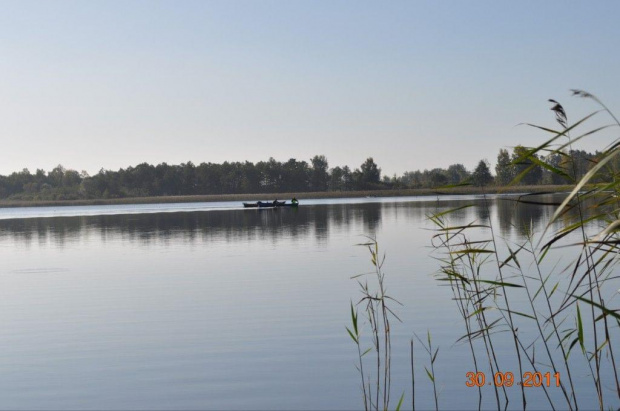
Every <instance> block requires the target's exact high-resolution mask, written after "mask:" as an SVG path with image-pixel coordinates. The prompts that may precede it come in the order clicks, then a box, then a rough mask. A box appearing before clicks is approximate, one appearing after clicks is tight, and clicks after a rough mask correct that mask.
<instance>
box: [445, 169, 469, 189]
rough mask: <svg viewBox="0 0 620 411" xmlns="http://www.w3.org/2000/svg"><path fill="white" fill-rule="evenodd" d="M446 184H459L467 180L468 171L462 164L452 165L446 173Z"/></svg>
mask: <svg viewBox="0 0 620 411" xmlns="http://www.w3.org/2000/svg"><path fill="white" fill-rule="evenodd" d="M446 176H447V177H448V184H459V183H462V182H463V181H465V180H467V179H468V178H469V171H467V169H466V168H465V166H464V165H463V164H452V165H451V166H449V167H448V170H447V171H446Z"/></svg>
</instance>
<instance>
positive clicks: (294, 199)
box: [291, 197, 299, 205]
mask: <svg viewBox="0 0 620 411" xmlns="http://www.w3.org/2000/svg"><path fill="white" fill-rule="evenodd" d="M291 204H295V205H297V204H299V201H297V199H296V198H295V197H293V199H292V200H291Z"/></svg>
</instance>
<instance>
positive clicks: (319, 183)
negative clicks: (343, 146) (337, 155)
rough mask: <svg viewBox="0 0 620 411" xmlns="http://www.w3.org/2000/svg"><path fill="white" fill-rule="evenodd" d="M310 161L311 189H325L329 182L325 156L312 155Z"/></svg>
mask: <svg viewBox="0 0 620 411" xmlns="http://www.w3.org/2000/svg"><path fill="white" fill-rule="evenodd" d="M310 162H311V163H312V170H311V172H310V189H311V190H312V191H326V190H327V186H328V184H329V173H328V172H327V170H328V164H327V158H325V156H323V155H320V156H314V157H312V159H311V160H310Z"/></svg>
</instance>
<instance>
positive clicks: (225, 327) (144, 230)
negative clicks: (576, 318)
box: [0, 196, 596, 409]
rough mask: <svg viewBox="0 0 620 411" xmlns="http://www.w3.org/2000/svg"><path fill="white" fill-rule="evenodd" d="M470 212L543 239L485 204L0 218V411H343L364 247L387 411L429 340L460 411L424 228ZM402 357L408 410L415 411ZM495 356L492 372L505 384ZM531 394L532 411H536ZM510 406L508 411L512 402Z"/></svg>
mask: <svg viewBox="0 0 620 411" xmlns="http://www.w3.org/2000/svg"><path fill="white" fill-rule="evenodd" d="M472 202H473V203H474V204H476V206H475V207H470V208H466V209H463V210H461V211H460V212H459V213H457V214H456V215H455V216H454V219H455V221H456V222H469V221H488V218H489V215H490V217H491V221H493V222H494V225H495V227H496V230H497V234H498V235H499V236H501V237H502V238H503V239H505V240H506V241H509V242H517V241H520V240H523V238H524V237H523V233H524V229H523V227H524V225H523V224H524V223H527V224H531V225H532V227H534V229H535V230H539V231H542V227H543V226H542V224H543V222H544V221H546V220H547V219H548V218H549V216H550V215H551V214H552V212H553V209H552V208H545V207H538V206H521V207H519V208H515V205H514V203H513V202H510V201H505V199H499V198H495V199H494V200H492V201H491V203H490V206H489V207H488V208H487V207H485V206H483V205H482V204H483V203H482V202H481V200H480V197H479V196H470V197H442V198H440V199H436V198H432V197H431V198H429V197H408V198H378V199H375V198H370V199H336V200H333V199H330V200H314V201H313V200H308V201H304V202H303V204H302V206H300V207H299V209H277V210H274V209H266V210H256V209H243V208H240V207H239V206H240V203H238V202H234V203H204V204H203V203H194V204H161V205H116V206H86V207H41V208H20V209H0V258H1V259H2V261H3V264H2V269H1V270H0V324H1V325H2V328H1V332H0V368H1V369H2V373H0V391H1V392H0V408H2V409H205V408H207V409H356V408H359V407H361V406H362V403H361V393H360V388H359V375H358V374H357V371H356V370H355V363H356V349H355V346H354V345H353V343H352V342H351V340H350V338H349V337H348V335H347V334H346V331H345V326H348V325H349V322H350V317H349V304H350V301H354V302H356V301H357V300H359V298H360V294H359V293H358V290H357V284H356V282H355V281H354V280H352V279H351V277H352V276H354V275H356V274H360V273H365V272H369V271H371V270H372V265H371V264H370V260H369V255H368V251H367V250H366V249H365V248H364V247H360V246H356V244H358V243H362V242H365V241H367V240H366V238H365V237H364V236H371V237H376V238H377V239H378V241H379V243H380V247H381V249H382V250H383V251H385V253H386V260H385V261H386V262H385V266H384V270H385V272H386V282H387V286H388V291H389V292H390V294H391V295H393V296H394V297H395V298H397V299H398V300H399V301H400V302H402V304H403V306H402V307H398V308H396V311H397V313H398V314H399V316H400V317H401V319H402V320H403V323H402V324H394V326H393V328H394V330H393V333H394V335H393V338H394V342H393V344H394V346H393V352H394V358H393V372H394V376H393V381H394V382H393V385H394V394H393V397H395V400H394V404H395V403H396V401H397V399H398V397H400V393H401V392H402V391H404V390H407V397H408V400H407V402H406V404H407V403H408V402H409V401H410V397H409V391H408V390H409V389H408V387H409V386H410V369H409V340H410V339H411V338H412V336H413V333H414V332H416V333H418V334H420V335H426V332H427V330H430V332H431V333H432V335H433V338H434V341H435V344H437V346H439V347H440V354H439V356H438V360H437V363H436V364H437V367H438V368H437V371H436V374H437V379H438V381H439V384H440V387H441V389H442V394H441V396H440V405H441V407H442V408H455V409H463V408H472V407H476V405H477V392H476V391H475V390H473V389H471V388H467V387H465V373H466V372H467V371H471V370H472V366H471V360H470V356H469V353H468V352H467V349H466V347H465V346H464V345H462V344H460V345H459V344H456V345H455V341H456V339H458V337H460V336H461V335H462V334H463V333H464V332H463V325H462V320H460V319H459V317H458V314H457V311H456V307H455V305H454V303H453V301H451V298H452V294H451V292H450V290H449V288H447V287H441V286H439V283H438V282H437V281H436V280H435V279H434V277H433V274H434V273H435V272H436V271H437V268H438V264H437V261H435V260H434V259H433V258H431V257H430V256H429V253H430V249H429V246H430V238H431V236H432V232H431V231H429V229H430V228H432V226H431V224H430V223H429V221H428V220H427V219H426V216H427V215H429V214H431V213H434V212H437V211H441V210H445V209H448V208H451V207H457V206H460V205H464V204H468V203H472ZM560 253H562V251H560ZM566 256H567V254H559V255H558V256H554V257H553V258H554V259H553V260H550V261H551V262H550V264H551V265H553V264H555V263H557V262H558V261H560V260H561V258H562V257H566ZM366 345H368V346H370V343H368V344H366ZM508 348H511V347H508ZM418 349H419V350H420V352H419V359H418V358H417V359H416V361H417V362H419V364H420V365H419V368H418V369H417V370H416V376H417V378H418V384H417V387H418V388H416V390H417V391H416V395H417V399H416V402H417V406H418V407H420V408H429V407H433V406H434V403H433V402H432V401H433V399H432V392H431V386H430V385H429V383H428V380H427V379H426V377H425V376H424V371H423V365H424V364H426V362H428V361H427V358H426V357H424V356H423V355H422V354H423V352H422V348H421V347H418ZM500 352H501V350H500ZM505 353H506V354H505V355H506V360H505V364H507V365H506V367H507V368H509V369H507V370H506V371H515V373H516V364H515V363H514V361H513V360H512V359H511V358H512V356H513V355H512V354H510V351H509V350H506V351H505ZM416 355H418V354H416ZM582 374H583V375H582ZM585 374H586V371H585V368H584V369H583V372H580V378H582V380H583V381H585V382H584V383H583V384H584V385H585V384H587V383H588V379H587V378H586V377H587V376H586V375H585ZM580 381H581V380H580ZM530 390H532V392H531V394H530V393H528V395H531V402H530V404H533V405H532V407H534V408H541V407H548V404H547V403H546V402H545V401H546V400H544V398H543V396H542V393H541V392H536V389H534V388H532V389H530ZM551 391H553V390H551ZM584 391H586V390H585V389H584ZM488 394H489V395H488V397H489V399H490V402H488V403H487V402H485V404H487V405H489V406H491V407H492V406H493V405H494V402H493V398H491V396H490V394H491V393H490V392H488ZM510 395H511V398H514V401H513V402H511V407H513V406H514V407H517V408H518V407H519V406H520V402H518V400H519V395H520V393H519V392H518V391H517V389H516V388H513V390H512V391H511V393H510ZM551 395H553V396H554V398H555V397H556V396H557V395H558V392H557V390H556V392H552V393H551ZM588 395H589V394H587V393H584V394H583V398H584V401H586V402H588V401H590V400H592V399H593V397H589V396H588ZM511 401H512V400H511ZM465 404H467V405H465ZM592 404H594V406H595V405H596V404H595V403H592Z"/></svg>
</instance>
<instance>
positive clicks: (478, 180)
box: [472, 160, 493, 187]
mask: <svg viewBox="0 0 620 411" xmlns="http://www.w3.org/2000/svg"><path fill="white" fill-rule="evenodd" d="M472 179H473V181H474V184H475V185H477V186H478V187H483V186H487V185H489V184H491V182H492V181H493V176H492V175H491V170H490V169H489V164H488V163H487V162H486V161H485V160H480V162H479V163H478V165H477V166H476V169H475V170H474V173H473V175H472Z"/></svg>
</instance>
